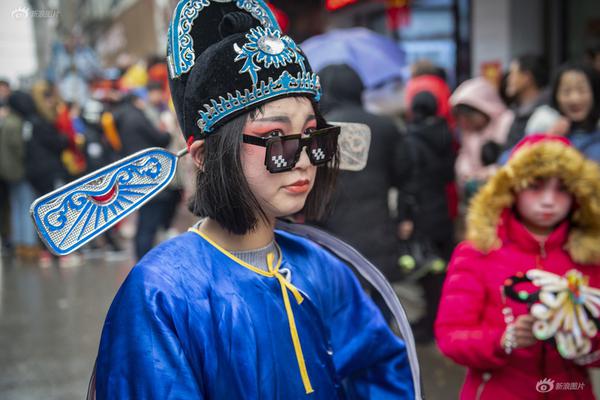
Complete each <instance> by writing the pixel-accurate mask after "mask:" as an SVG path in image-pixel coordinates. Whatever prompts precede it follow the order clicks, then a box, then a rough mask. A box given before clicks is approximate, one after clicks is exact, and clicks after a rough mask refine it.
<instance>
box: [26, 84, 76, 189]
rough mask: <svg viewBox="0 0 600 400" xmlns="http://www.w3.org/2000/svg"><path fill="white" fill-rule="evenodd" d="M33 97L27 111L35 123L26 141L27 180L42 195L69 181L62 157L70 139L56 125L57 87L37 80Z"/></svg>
mask: <svg viewBox="0 0 600 400" xmlns="http://www.w3.org/2000/svg"><path fill="white" fill-rule="evenodd" d="M32 99H33V102H32V103H31V104H27V109H26V110H24V112H28V114H27V115H26V118H27V119H28V120H29V121H30V122H31V124H32V126H33V130H32V137H31V140H29V141H28V142H27V158H26V169H27V179H28V180H29V182H30V183H31V184H32V185H33V187H34V189H35V190H36V194H37V195H38V196H41V195H43V194H46V193H48V192H51V191H52V190H54V189H56V188H58V187H60V186H62V185H64V184H65V183H66V182H67V177H68V174H67V171H66V169H65V166H64V164H63V162H62V159H61V157H62V153H63V151H64V150H66V149H67V148H68V147H69V139H68V138H67V137H66V136H65V135H62V134H60V133H59V131H58V129H57V128H56V126H55V124H56V121H57V117H58V105H59V98H58V94H57V92H56V88H55V87H54V86H53V85H52V84H50V83H49V82H47V81H38V82H36V83H35V84H34V85H33V88H32Z"/></svg>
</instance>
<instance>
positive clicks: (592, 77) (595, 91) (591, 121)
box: [550, 63, 600, 132]
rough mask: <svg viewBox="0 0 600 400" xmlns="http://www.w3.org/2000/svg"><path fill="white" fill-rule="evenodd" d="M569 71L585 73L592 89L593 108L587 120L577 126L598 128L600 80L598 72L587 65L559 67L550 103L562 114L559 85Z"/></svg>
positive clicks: (553, 83)
mask: <svg viewBox="0 0 600 400" xmlns="http://www.w3.org/2000/svg"><path fill="white" fill-rule="evenodd" d="M567 72H579V73H581V74H583V75H584V76H585V79H586V80H587V81H588V84H589V85H590V88H591V89H592V109H591V110H590V113H589V114H588V115H587V117H586V119H585V121H582V122H580V123H579V124H578V126H577V128H580V129H583V130H585V131H587V132H592V131H594V130H595V129H596V124H597V123H598V119H599V118H600V82H599V80H598V78H597V76H596V72H595V71H594V70H593V69H591V68H590V67H588V66H587V65H585V64H580V63H567V64H565V65H563V66H561V67H560V68H559V69H558V71H557V72H556V74H555V75H554V79H553V81H552V97H551V98H550V105H551V106H552V107H553V108H554V109H555V110H558V111H559V112H560V113H561V114H562V111H561V110H560V106H559V105H558V87H559V86H560V80H561V79H562V76H563V75H564V74H566V73H567Z"/></svg>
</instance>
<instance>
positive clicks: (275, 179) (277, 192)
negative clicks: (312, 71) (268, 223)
mask: <svg viewBox="0 0 600 400" xmlns="http://www.w3.org/2000/svg"><path fill="white" fill-rule="evenodd" d="M316 127H317V121H316V118H315V112H314V109H313V106H312V104H311V102H310V101H309V100H308V99H307V98H304V97H288V98H284V99H280V100H275V101H272V102H270V103H267V104H266V105H264V106H263V107H262V111H259V112H258V113H257V115H256V117H255V118H254V119H251V118H249V119H248V121H247V122H246V125H245V127H244V132H243V133H244V134H246V135H253V136H262V137H268V136H269V135H270V133H271V132H274V131H279V132H280V134H281V135H292V134H298V133H304V132H306V131H307V130H309V129H314V128H316ZM242 146H243V148H242V167H243V170H244V175H245V176H246V180H247V181H248V185H249V187H250V190H252V193H253V194H254V196H255V197H256V199H257V200H258V202H259V203H260V205H261V207H262V208H263V210H264V211H265V212H266V214H267V216H268V217H270V218H275V217H282V216H286V215H291V214H294V213H296V212H298V211H300V210H301V209H302V208H303V207H304V203H305V201H306V198H307V197H308V194H309V192H310V190H311V189H312V187H313V185H314V182H315V176H316V173H317V167H315V166H314V165H312V164H311V163H310V161H309V159H308V155H307V154H306V150H303V151H302V153H301V155H300V159H299V160H298V162H297V163H296V165H295V167H294V168H293V169H292V170H291V171H288V172H282V173H277V174H272V173H270V172H269V171H267V168H266V167H265V151H266V149H265V148H264V147H260V146H254V145H251V144H245V143H244V144H242Z"/></svg>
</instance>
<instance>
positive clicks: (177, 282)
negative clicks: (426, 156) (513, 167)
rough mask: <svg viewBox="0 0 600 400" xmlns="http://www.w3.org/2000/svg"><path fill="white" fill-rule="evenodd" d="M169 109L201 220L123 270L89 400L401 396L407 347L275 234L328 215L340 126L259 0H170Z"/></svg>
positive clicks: (351, 286)
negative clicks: (300, 220) (295, 219)
mask: <svg viewBox="0 0 600 400" xmlns="http://www.w3.org/2000/svg"><path fill="white" fill-rule="evenodd" d="M168 59H169V63H170V74H171V89H172V94H173V101H174V104H175V109H176V111H177V114H178V119H179V122H180V125H181V127H182V130H183V132H184V133H185V135H186V138H187V140H188V145H189V149H190V154H191V156H192V157H193V159H194V161H195V163H196V165H197V166H198V169H199V172H198V177H197V193H196V196H195V198H194V199H193V200H192V202H191V204H190V207H191V209H192V211H193V212H194V213H196V214H197V215H198V216H200V217H202V218H203V219H201V221H200V222H199V223H198V224H197V225H196V226H195V227H193V228H192V229H190V231H189V232H187V233H185V234H183V235H181V236H179V237H177V238H175V239H173V240H170V241H168V242H166V243H163V244H161V245H160V246H158V247H156V248H155V249H154V250H152V251H151V252H150V253H148V254H147V255H146V256H145V257H144V258H142V260H140V262H139V263H138V264H137V265H136V266H135V267H134V268H133V269H132V271H131V272H130V274H129V276H128V277H127V279H126V281H125V282H124V283H123V286H122V287H121V288H120V290H119V291H118V293H117V295H116V297H115V299H114V301H113V303H112V305H111V307H110V310H109V312H108V315H107V317H106V322H105V324H104V329H103V332H102V337H101V342H100V348H99V353H98V359H97V367H96V382H95V393H96V397H97V398H99V399H108V398H111V399H112V398H119V399H127V398H132V399H198V398H199V399H303V398H313V399H328V400H330V399H404V398H406V399H412V398H414V397H415V388H414V385H413V379H412V375H411V369H410V365H409V360H408V356H407V352H406V347H405V344H404V342H403V341H402V340H400V339H399V338H397V337H396V336H395V335H394V334H393V333H392V332H391V330H390V329H389V328H388V326H387V325H386V322H385V321H384V319H383V317H382V315H381V313H380V312H379V310H378V309H377V308H376V307H375V306H374V305H373V303H372V302H371V300H370V299H369V298H368V297H367V296H366V295H365V294H364V292H363V290H362V288H361V287H360V285H359V283H358V281H357V279H356V278H355V276H354V275H353V273H352V272H351V271H350V269H349V268H348V267H347V266H346V265H345V264H344V263H343V262H342V261H340V259H338V258H336V257H335V256H333V255H332V254H331V253H330V252H328V251H327V250H325V249H324V248H322V247H320V246H319V245H317V244H315V243H314V242H312V241H310V240H308V239H306V238H303V237H300V236H298V235H295V234H292V233H288V232H284V231H280V230H275V221H276V218H279V217H284V216H288V215H292V214H295V213H298V212H302V213H303V214H305V215H306V216H307V217H308V218H311V219H312V218H316V217H318V216H319V215H320V214H322V213H323V212H324V210H325V206H326V204H327V201H328V197H329V193H330V189H331V186H332V184H333V180H334V178H335V173H336V168H337V167H336V164H337V162H336V155H337V137H338V135H339V128H338V127H334V126H330V125H328V124H327V123H326V122H325V121H324V120H323V118H322V117H321V115H320V114H319V111H318V107H317V102H318V100H319V97H320V85H319V82H318V77H317V76H316V75H315V74H314V73H312V71H311V70H310V65H309V64H308V62H307V60H306V58H305V56H304V54H303V53H302V52H301V50H300V49H299V48H298V47H297V46H296V44H295V43H294V42H293V41H292V40H291V39H290V38H289V37H287V36H283V35H282V34H281V33H280V32H279V30H278V27H277V23H276V22H275V20H274V18H273V16H272V14H271V13H270V12H269V11H268V9H267V8H266V6H265V5H264V3H263V2H262V1H258V0H250V1H248V0H246V1H243V0H238V1H218V2H217V1H191V0H185V1H180V2H179V4H178V5H177V7H176V9H175V12H174V16H173V21H172V23H171V26H170V31H169V50H168Z"/></svg>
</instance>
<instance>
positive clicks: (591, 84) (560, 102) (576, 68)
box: [527, 63, 600, 162]
mask: <svg viewBox="0 0 600 400" xmlns="http://www.w3.org/2000/svg"><path fill="white" fill-rule="evenodd" d="M531 119H532V125H533V124H538V125H541V126H542V127H544V128H545V127H549V131H550V132H552V133H553V134H556V135H560V136H565V137H567V138H568V139H569V140H570V141H571V142H572V143H573V146H575V147H576V148H577V149H578V150H580V151H581V152H583V153H584V154H585V155H586V156H587V157H589V158H591V159H593V160H595V161H596V162H600V126H599V125H598V123H599V122H600V121H599V119H600V78H599V76H598V73H596V71H594V70H593V69H591V68H590V67H589V66H587V65H583V64H576V63H575V64H573V63H569V64H565V65H563V66H562V67H561V68H560V69H559V70H558V71H557V73H556V76H555V78H554V80H553V83H552V87H551V99H550V106H546V107H540V108H539V109H538V110H536V112H535V113H534V115H533V116H532V117H531ZM534 128H537V127H535V126H528V127H527V131H529V132H532V133H534V132H533V131H534V130H535V129H534Z"/></svg>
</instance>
